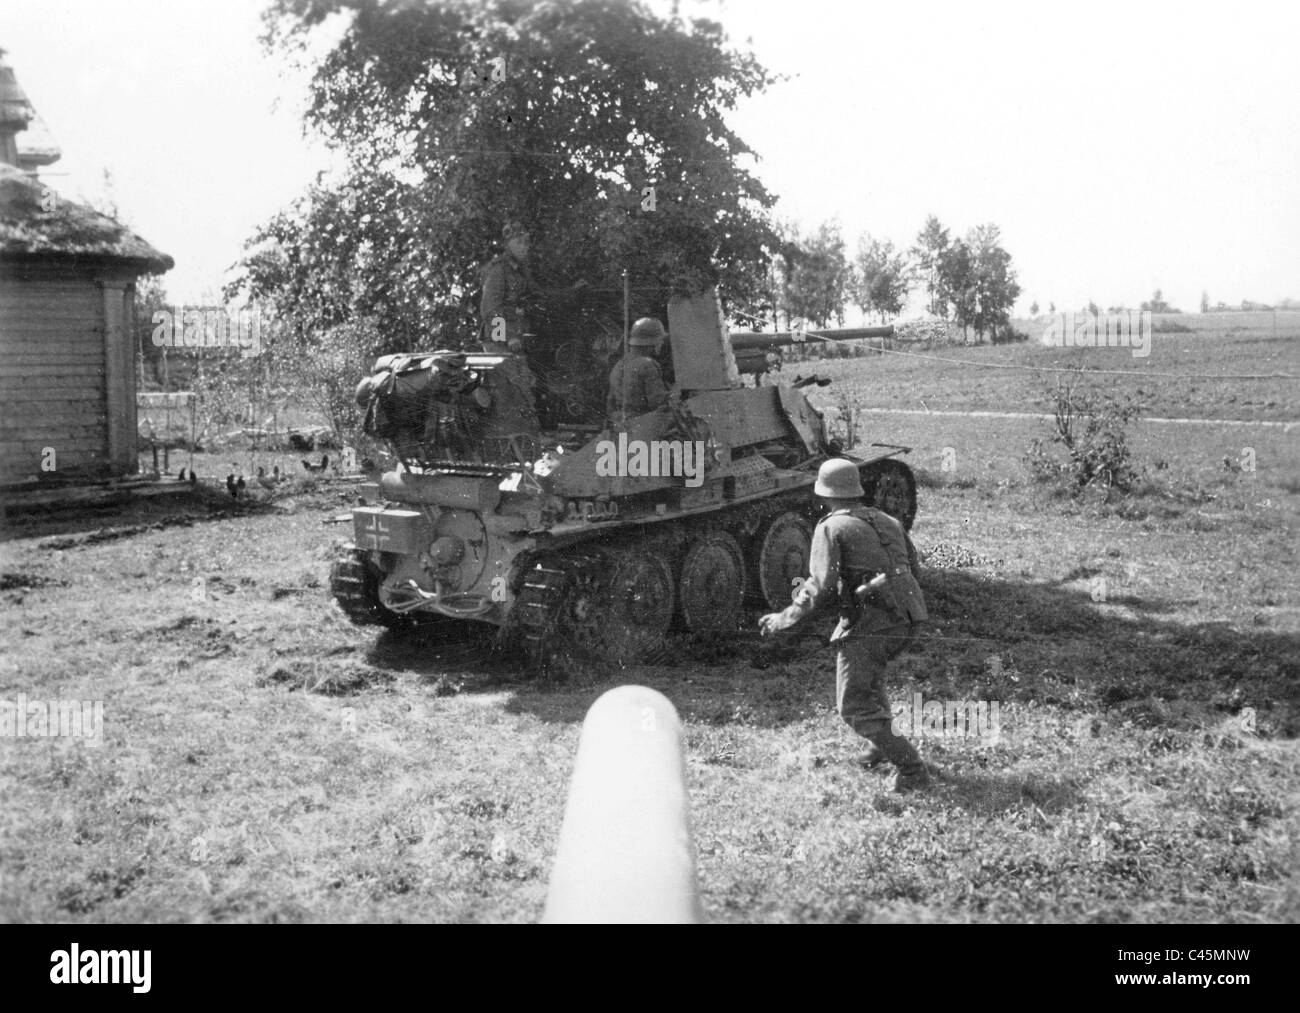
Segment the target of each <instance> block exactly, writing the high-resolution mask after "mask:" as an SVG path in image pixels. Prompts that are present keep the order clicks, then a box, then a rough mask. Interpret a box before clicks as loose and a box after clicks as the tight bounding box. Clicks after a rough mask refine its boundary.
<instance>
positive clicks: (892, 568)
mask: <svg viewBox="0 0 1300 1013" xmlns="http://www.w3.org/2000/svg"><path fill="white" fill-rule="evenodd" d="M849 516H851V517H856V518H858V520H861V521H866V523H867V524H869V525H871V529H872V530H873V531H875V533H876V537H877V538H879V539H880V544H881V547H882V548H884V550H885V555H887V556H888V557H889V569H888V570H886V571H885V583H884V585H883V586H882V587H880V588H879V589H877V591H876V596H877V597H878V598H879V599H880V601H881V603H882V604H883V605H884V606H885V607H886V608H887V609H889V610H890V611H891V612H893V613H894V614H895V615H896V616H897V617H898V618H899V619H900V620H901V621H903V622H910V623H923V622H925V621H926V620H928V619H929V618H930V614H929V613H928V612H927V611H926V610H925V598H924V596H923V595H922V594H921V586H920V585H919V584H918V583H917V582H916V577H915V576H914V575H913V573H912V563H911V559H910V558H909V555H908V551H907V532H906V531H904V530H903V525H901V524H900V523H899V522H898V521H897V520H895V519H894V518H893V517H890V516H889V515H888V514H886V513H881V512H880V511H879V510H876V509H874V508H872V507H856V508H854V509H853V510H850V511H849Z"/></svg>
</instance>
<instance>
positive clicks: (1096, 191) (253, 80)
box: [0, 0, 1300, 312]
mask: <svg viewBox="0 0 1300 1013" xmlns="http://www.w3.org/2000/svg"><path fill="white" fill-rule="evenodd" d="M264 6H265V3H264V0H220V2H217V0H5V5H4V8H3V10H0V47H3V48H4V49H6V50H7V51H8V60H9V62H10V64H11V65H12V66H13V68H14V70H15V73H16V74H17V76H18V80H19V82H20V83H21V84H22V86H23V87H24V89H25V90H26V92H27V94H28V97H29V98H30V99H31V100H32V102H33V104H34V105H35V106H36V108H37V110H38V111H39V112H40V113H41V115H42V117H43V118H44V119H45V121H46V123H47V124H48V126H49V128H50V130H51V131H52V133H53V134H54V136H55V138H56V140H57V141H58V142H59V144H60V146H61V147H62V149H63V160H62V161H61V162H59V163H57V164H56V165H54V166H51V167H50V171H49V173H48V174H46V178H47V181H48V182H49V183H50V184H51V185H52V186H53V187H54V188H55V189H57V190H59V191H61V192H63V193H65V194H66V195H68V196H70V197H73V198H90V199H92V200H94V201H102V200H103V199H104V198H105V197H106V196H110V195H111V197H112V199H113V201H114V202H115V203H116V205H117V207H118V209H119V213H120V216H121V217H122V218H123V219H124V220H125V221H126V222H127V223H128V224H129V225H130V226H131V227H132V228H134V229H135V230H136V231H137V232H139V233H140V234H141V235H143V236H144V237H145V238H146V239H147V240H148V241H149V242H151V243H152V244H153V245H154V246H156V247H158V248H159V249H161V250H163V251H165V252H167V253H169V254H171V255H172V256H173V257H174V258H175V259H176V263H177V266H176V268H175V269H174V270H173V271H172V272H169V273H168V275H166V276H165V279H164V280H165V283H166V285H167V289H168V292H169V294H170V296H171V298H172V299H173V300H174V301H177V302H183V301H196V300H200V299H203V298H205V296H207V295H208V294H210V293H214V292H216V291H217V290H218V289H219V287H220V284H221V281H222V277H223V272H224V271H225V270H226V269H227V268H228V267H229V266H230V265H231V264H232V263H233V262H234V261H235V260H236V259H237V258H238V257H239V255H240V252H241V249H242V244H243V241H244V239H245V238H246V237H247V236H248V235H249V234H250V233H251V232H252V230H253V229H254V228H255V227H256V225H257V224H258V223H260V222H262V221H264V220H265V219H266V218H268V217H269V216H270V215H271V214H273V213H274V212H275V211H276V210H277V209H278V208H280V207H282V206H284V205H286V204H287V203H288V202H289V201H291V200H292V199H293V198H294V197H295V196H296V195H298V194H299V193H300V192H302V190H303V189H304V188H305V187H306V186H307V184H308V183H309V182H310V181H311V180H312V179H313V177H314V175H315V173H316V172H317V171H318V170H319V169H321V168H325V167H327V166H328V165H329V164H330V156H329V155H328V153H327V152H325V151H324V150H323V149H322V148H321V147H320V145H319V144H315V143H313V142H311V141H310V140H308V139H305V138H304V136H303V132H302V128H301V109H302V103H303V101H304V98H305V82H304V80H303V78H302V77H301V75H300V74H298V73H296V72H295V71H294V70H293V69H292V68H289V67H288V66H286V64H285V62H284V60H283V59H281V58H279V57H276V56H271V55H268V54H267V53H266V52H265V51H264V50H263V48H262V46H261V43H260V42H259V39H258V36H259V34H260V32H261V22H260V12H261V10H262V8H263V7H264ZM683 8H684V10H685V12H686V13H699V14H703V15H705V16H709V17H713V18H716V19H717V20H719V21H721V22H722V23H723V25H724V26H725V27H726V28H727V30H728V32H729V34H730V35H731V37H732V40H733V42H734V43H736V44H738V45H741V46H744V45H746V44H747V40H750V39H752V46H753V49H754V52H755V53H756V55H757V56H758V57H759V58H760V60H762V61H763V62H764V63H765V64H766V65H767V66H768V67H769V68H770V69H772V70H773V71H777V72H780V73H784V74H787V75H790V77H789V79H788V80H786V81H784V82H783V83H779V84H776V85H774V86H772V88H770V89H769V90H768V91H767V92H765V93H764V94H762V95H760V96H757V97H755V98H753V99H750V100H747V101H746V102H745V103H744V104H743V105H742V106H741V107H740V108H738V109H737V110H736V111H735V112H734V114H733V115H732V117H731V121H732V125H733V127H734V128H735V130H736V131H737V133H739V135H740V136H741V137H742V138H744V139H745V140H746V141H747V142H748V143H749V144H750V145H751V147H753V148H754V149H755V150H756V151H757V152H758V154H759V155H760V156H761V161H759V162H757V163H750V164H751V165H752V167H753V168H754V170H755V171H756V172H757V174H758V175H759V176H760V178H762V179H763V181H764V182H765V184H766V185H767V186H768V188H769V189H770V190H772V191H773V192H774V193H777V194H779V195H780V197H781V201H780V204H779V205H778V207H777V213H778V214H779V215H780V216H781V217H783V218H786V219H790V220H793V221H796V222H799V223H800V224H802V225H803V226H804V227H805V228H811V227H815V226H816V225H817V224H818V223H820V222H822V221H828V220H833V221H836V222H838V224H839V225H840V227H841V229H842V231H843V233H844V235H845V236H846V238H847V239H848V241H849V244H850V247H851V248H855V247H856V243H857V239H858V237H860V236H862V235H865V234H870V235H872V236H874V237H877V238H882V239H890V240H892V241H893V242H894V243H895V244H896V245H899V246H908V245H910V244H911V242H912V241H913V239H914V237H915V235H916V233H917V232H918V231H919V230H920V228H921V225H922V223H923V222H924V220H925V218H926V216H927V215H929V214H935V215H937V216H938V217H939V218H940V220H941V221H942V222H943V223H944V224H945V225H947V226H948V227H949V228H950V229H952V231H953V232H954V234H963V233H965V232H966V231H967V230H968V229H970V228H971V227H973V226H975V225H978V224H982V223H986V222H992V223H993V224H996V225H997V226H999V227H1000V229H1001V231H1002V236H1003V245H1004V247H1005V248H1006V249H1007V250H1008V251H1009V252H1010V253H1011V256H1012V258H1013V264H1014V266H1015V268H1016V270H1017V272H1018V274H1019V278H1020V282H1021V286H1022V288H1023V295H1022V298H1021V303H1020V306H1019V309H1020V310H1021V312H1024V311H1025V310H1026V309H1027V307H1028V306H1029V304H1030V302H1032V301H1035V300H1036V301H1037V302H1039V303H1040V305H1041V307H1042V308H1043V309H1044V310H1045V309H1046V307H1047V305H1048V304H1049V302H1054V303H1055V304H1056V305H1057V307H1058V308H1059V309H1065V308H1078V307H1081V306H1083V305H1085V304H1086V303H1087V302H1089V301H1090V300H1092V301H1095V302H1096V303H1097V304H1098V305H1100V306H1102V307H1105V306H1108V305H1136V304H1137V303H1138V302H1139V301H1141V300H1142V299H1146V298H1149V297H1150V295H1151V293H1152V292H1153V291H1154V290H1155V289H1157V288H1159V289H1161V290H1162V291H1163V293H1164V297H1165V299H1166V300H1167V301H1168V302H1171V303H1172V304H1174V305H1175V306H1179V307H1181V308H1183V309H1186V310H1194V309H1195V308H1196V307H1197V305H1198V304H1199V302H1200V298H1201V293H1202V291H1205V292H1208V294H1209V297H1210V300H1211V302H1218V301H1220V300H1222V301H1223V302H1226V303H1228V304H1230V305H1231V304H1238V303H1240V302H1241V300H1243V299H1252V300H1256V301H1261V302H1273V301H1276V300H1279V299H1282V298H1286V297H1290V298H1300V58H1297V56H1296V51H1295V46H1296V43H1297V40H1300V5H1296V4H1285V3H1276V2H1271V3H1256V2H1253V0H1245V2H1237V3H1233V4H1224V3H1216V4H1204V3H1195V2H1193V3H1184V4H1166V3H1154V2H1152V3H1144V2H1141V0H1128V2H1126V3H1106V2H1089V3H1087V4H1077V5H1073V6H1072V7H1070V8H1068V9H1058V8H1057V7H1055V6H1049V5H1046V4H1032V5H1031V4H1018V3H1009V2H995V0H988V2H983V3H979V4H969V3H968V4H959V3H913V2H907V3H904V2H901V0H895V2H893V3H890V4H882V3H875V2H871V3H867V2H861V0H859V2H852V0H799V2H797V3H794V2H791V0H721V2H719V0H696V2H687V3H684V4H683ZM20 140H21V135H20ZM105 171H107V172H109V173H111V177H112V187H111V194H109V193H108V192H107V191H106V187H105V179H104V173H105Z"/></svg>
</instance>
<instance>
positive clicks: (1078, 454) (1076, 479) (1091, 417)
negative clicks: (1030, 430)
mask: <svg viewBox="0 0 1300 1013" xmlns="http://www.w3.org/2000/svg"><path fill="white" fill-rule="evenodd" d="M1048 395H1049V398H1050V399H1051V400H1053V401H1054V402H1055V406H1056V408H1055V416H1056V418H1055V430H1056V431H1055V432H1054V433H1053V434H1052V435H1051V437H1050V438H1044V437H1041V436H1039V437H1035V438H1034V439H1033V440H1032V441H1030V444H1029V450H1028V452H1027V453H1026V454H1025V458H1024V460H1025V464H1026V466H1027V467H1028V468H1029V471H1030V474H1031V475H1033V477H1034V480H1035V481H1037V482H1040V483H1044V484H1050V485H1054V486H1056V487H1057V488H1059V489H1061V490H1062V491H1064V492H1066V493H1068V494H1069V495H1071V496H1075V497H1077V496H1079V495H1081V494H1082V493H1083V492H1084V491H1085V490H1087V489H1090V488H1097V489H1103V490H1105V495H1106V499H1107V500H1108V501H1109V500H1110V499H1112V498H1113V497H1115V496H1116V495H1127V494H1129V493H1131V492H1132V491H1133V488H1134V485H1135V484H1136V483H1137V481H1138V480H1139V478H1140V477H1141V473H1140V471H1139V469H1138V468H1137V467H1136V466H1135V465H1134V463H1133V460H1132V454H1131V451H1130V449H1129V446H1128V432H1127V430H1128V427H1129V425H1130V423H1132V421H1133V419H1135V418H1137V416H1138V415H1139V414H1140V413H1141V411H1142V405H1141V404H1139V403H1137V402H1136V401H1134V400H1133V399H1132V397H1130V396H1128V395H1124V396H1123V397H1117V396H1116V395H1113V394H1101V393H1099V392H1098V391H1096V390H1091V389H1083V388H1081V387H1080V385H1079V378H1078V377H1077V376H1076V377H1071V378H1070V379H1068V380H1062V381H1061V382H1060V383H1058V385H1057V387H1056V388H1055V390H1049V391H1048ZM1054 444H1059V445H1060V446H1062V447H1064V448H1065V452H1066V456H1065V458H1064V459H1062V458H1061V456H1060V455H1059V454H1058V453H1055V452H1054V451H1053V449H1052V447H1053V445H1054Z"/></svg>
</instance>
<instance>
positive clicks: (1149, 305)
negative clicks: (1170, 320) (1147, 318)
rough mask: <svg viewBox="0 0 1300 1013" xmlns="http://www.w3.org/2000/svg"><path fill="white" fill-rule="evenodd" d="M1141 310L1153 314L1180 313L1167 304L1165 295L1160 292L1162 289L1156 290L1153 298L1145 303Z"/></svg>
mask: <svg viewBox="0 0 1300 1013" xmlns="http://www.w3.org/2000/svg"><path fill="white" fill-rule="evenodd" d="M1140 308H1141V309H1144V310H1150V311H1151V312H1152V313H1177V312H1179V311H1178V310H1176V309H1174V308H1173V307H1172V306H1170V305H1169V304H1168V303H1167V302H1165V299H1164V294H1163V293H1162V292H1161V291H1160V289H1156V290H1155V292H1154V293H1153V294H1152V296H1151V298H1150V299H1148V300H1147V301H1145V302H1144V303H1142V306H1141V307H1140Z"/></svg>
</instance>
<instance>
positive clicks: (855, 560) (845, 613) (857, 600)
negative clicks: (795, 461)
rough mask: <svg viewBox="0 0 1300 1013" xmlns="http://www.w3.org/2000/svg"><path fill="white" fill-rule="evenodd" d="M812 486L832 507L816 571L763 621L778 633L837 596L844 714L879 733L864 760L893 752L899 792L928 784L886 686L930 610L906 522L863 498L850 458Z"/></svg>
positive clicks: (831, 465)
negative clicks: (895, 718) (900, 730)
mask: <svg viewBox="0 0 1300 1013" xmlns="http://www.w3.org/2000/svg"><path fill="white" fill-rule="evenodd" d="M814 491H815V492H816V494H817V495H818V496H819V497H821V499H822V500H823V502H824V504H825V506H826V507H827V508H828V513H827V514H826V516H825V517H823V518H822V520H821V521H820V522H819V523H818V525H817V528H816V530H815V531H814V532H813V539H812V552H811V554H810V558H809V561H808V568H809V571H810V572H809V576H808V579H807V580H805V581H804V582H803V585H802V586H801V587H800V589H799V591H798V592H797V593H796V595H795V599H794V603H793V604H792V605H790V606H789V607H788V608H786V609H785V610H784V611H782V612H773V613H770V614H768V615H765V616H763V617H762V619H760V620H759V629H760V631H761V632H762V634H763V636H772V635H774V634H776V633H777V632H779V631H781V630H787V629H790V628H791V627H792V626H794V625H795V624H796V623H798V622H800V621H801V620H802V619H804V618H805V617H806V616H808V615H811V614H812V613H813V612H815V611H817V610H818V609H819V608H821V607H822V606H823V605H827V604H830V603H832V602H836V603H837V604H838V606H839V612H840V621H839V624H838V625H837V626H836V627H835V632H834V633H833V634H832V636H831V641H832V643H834V644H835V645H836V657H835V683H836V686H835V689H836V706H837V709H838V710H839V713H840V717H841V718H843V720H844V721H845V722H846V723H847V724H848V725H849V727H850V728H852V729H853V730H854V731H855V732H857V733H858V734H859V735H861V736H863V737H864V738H866V739H868V740H870V741H871V743H872V745H873V748H872V749H871V750H869V751H868V753H867V755H866V757H865V758H864V761H863V762H864V764H865V765H866V766H875V765H876V764H878V763H882V762H886V761H888V762H892V763H893V764H894V766H895V767H896V768H897V771H898V773H897V776H896V777H895V780H894V790H895V791H898V792H905V791H915V790H917V789H922V788H926V787H929V786H930V783H931V777H930V771H929V770H928V769H927V767H926V765H925V764H924V763H923V762H922V760H921V757H920V756H919V755H918V754H917V752H916V748H915V747H914V746H913V745H912V744H911V743H910V742H909V741H908V740H907V739H905V738H903V737H902V736H901V735H895V734H894V733H893V728H892V711H891V709H890V706H889V696H888V694H887V693H886V690H885V670H886V668H887V667H888V665H889V662H890V661H891V660H892V659H893V658H894V657H895V656H896V655H898V654H899V653H900V652H901V651H902V650H903V649H904V648H905V647H906V646H907V645H908V643H909V642H910V641H911V640H912V639H913V637H914V636H915V632H916V626H917V624H918V623H921V622H924V621H925V620H926V619H927V618H928V616H927V613H926V610H925V600H924V598H923V597H922V595H921V588H920V586H919V585H918V584H917V582H916V573H917V568H918V564H917V558H916V548H915V547H914V546H913V545H912V540H911V539H910V538H909V537H908V535H907V531H906V530H905V529H904V528H903V525H902V524H900V523H899V522H898V521H897V520H895V519H894V518H893V517H891V516H889V514H886V513H883V512H882V511H880V510H876V509H874V508H871V507H868V506H866V505H865V504H864V503H863V502H862V498H863V495H864V493H863V490H862V480H861V478H860V477H859V475H858V468H857V465H856V464H854V463H853V462H852V461H847V460H844V459H835V460H830V461H827V462H826V463H825V464H823V465H822V466H821V469H820V470H819V471H818V473H817V484H816V486H815V487H814Z"/></svg>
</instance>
